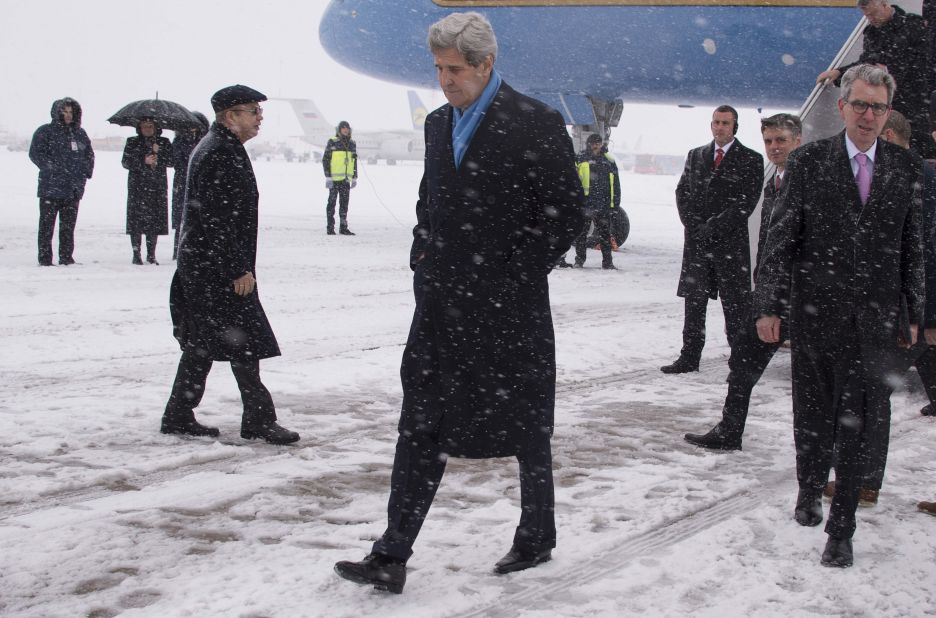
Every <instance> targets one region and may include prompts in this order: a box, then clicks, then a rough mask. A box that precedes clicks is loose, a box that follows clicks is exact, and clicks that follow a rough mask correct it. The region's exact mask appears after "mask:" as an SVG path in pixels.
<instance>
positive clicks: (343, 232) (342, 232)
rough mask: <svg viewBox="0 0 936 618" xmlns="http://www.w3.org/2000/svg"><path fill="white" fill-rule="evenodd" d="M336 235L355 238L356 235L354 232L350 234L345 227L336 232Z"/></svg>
mask: <svg viewBox="0 0 936 618" xmlns="http://www.w3.org/2000/svg"><path fill="white" fill-rule="evenodd" d="M338 233H339V234H341V235H342V236H357V234H355V233H354V232H352V231H351V230H349V229H348V228H346V227H343V228H341V229H340V230H338Z"/></svg>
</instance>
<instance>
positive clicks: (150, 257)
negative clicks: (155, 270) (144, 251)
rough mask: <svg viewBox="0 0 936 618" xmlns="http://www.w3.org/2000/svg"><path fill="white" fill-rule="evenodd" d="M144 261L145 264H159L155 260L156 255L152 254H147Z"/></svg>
mask: <svg viewBox="0 0 936 618" xmlns="http://www.w3.org/2000/svg"><path fill="white" fill-rule="evenodd" d="M146 263H147V264H155V265H156V266H159V262H157V261H156V257H155V256H153V255H148V256H146Z"/></svg>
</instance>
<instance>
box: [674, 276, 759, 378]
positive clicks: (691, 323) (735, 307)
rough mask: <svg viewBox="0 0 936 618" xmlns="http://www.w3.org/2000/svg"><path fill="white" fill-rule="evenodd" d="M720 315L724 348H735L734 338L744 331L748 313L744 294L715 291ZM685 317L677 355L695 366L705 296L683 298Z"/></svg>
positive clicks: (699, 353) (702, 343) (702, 335)
mask: <svg viewBox="0 0 936 618" xmlns="http://www.w3.org/2000/svg"><path fill="white" fill-rule="evenodd" d="M719 295H720V296H721V304H722V311H723V312H724V314H725V332H726V334H727V335H728V345H729V346H731V347H732V348H733V347H734V346H735V343H736V341H737V340H738V337H740V334H741V333H742V332H743V331H744V327H745V321H746V318H748V317H749V312H748V292H747V290H738V291H737V292H734V291H725V292H722V291H721V290H720V291H719ZM684 300H685V306H686V313H685V319H684V320H683V346H682V350H681V351H680V353H679V355H680V357H682V358H685V359H687V360H690V361H694V362H698V361H699V359H700V358H701V357H702V348H703V347H705V310H706V308H707V307H708V301H709V297H708V294H690V295H688V296H686V297H685V299H684Z"/></svg>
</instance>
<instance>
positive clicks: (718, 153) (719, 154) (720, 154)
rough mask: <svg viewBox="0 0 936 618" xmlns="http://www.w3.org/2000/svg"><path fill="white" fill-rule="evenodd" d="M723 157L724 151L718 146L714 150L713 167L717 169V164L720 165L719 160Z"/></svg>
mask: <svg viewBox="0 0 936 618" xmlns="http://www.w3.org/2000/svg"><path fill="white" fill-rule="evenodd" d="M724 158H725V151H724V150H722V149H721V148H719V149H718V150H716V151H715V169H718V166H719V165H721V160H722V159H724Z"/></svg>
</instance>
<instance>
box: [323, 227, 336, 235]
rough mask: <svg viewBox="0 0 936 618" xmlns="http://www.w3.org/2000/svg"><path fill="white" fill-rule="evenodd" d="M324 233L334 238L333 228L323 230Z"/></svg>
mask: <svg viewBox="0 0 936 618" xmlns="http://www.w3.org/2000/svg"><path fill="white" fill-rule="evenodd" d="M325 233H326V234H328V235H329V236H334V235H335V228H333V227H330V228H328V229H327V230H325Z"/></svg>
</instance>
